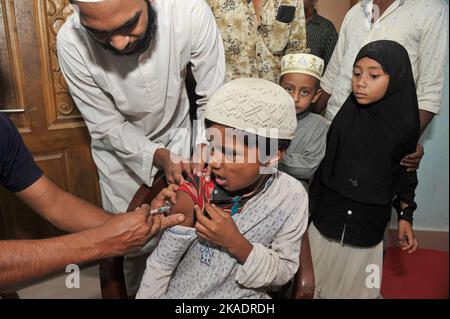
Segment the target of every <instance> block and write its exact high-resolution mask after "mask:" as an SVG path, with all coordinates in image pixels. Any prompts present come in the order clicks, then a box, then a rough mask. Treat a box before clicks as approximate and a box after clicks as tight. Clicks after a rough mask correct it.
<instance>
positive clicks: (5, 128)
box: [0, 113, 17, 145]
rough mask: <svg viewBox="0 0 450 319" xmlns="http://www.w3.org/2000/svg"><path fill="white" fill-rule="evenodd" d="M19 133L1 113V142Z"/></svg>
mask: <svg viewBox="0 0 450 319" xmlns="http://www.w3.org/2000/svg"><path fill="white" fill-rule="evenodd" d="M16 131H17V129H16V127H15V126H14V124H13V123H12V122H11V120H10V119H9V118H8V117H7V116H6V115H4V114H2V113H0V141H1V144H2V145H3V142H4V141H6V140H7V139H8V137H9V136H11V134H13V133H15V132H16Z"/></svg>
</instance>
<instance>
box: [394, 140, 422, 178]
mask: <svg viewBox="0 0 450 319" xmlns="http://www.w3.org/2000/svg"><path fill="white" fill-rule="evenodd" d="M424 155H425V152H424V148H423V146H422V145H421V144H417V147H416V151H415V152H414V153H412V154H408V155H406V156H405V157H404V158H402V160H401V161H400V165H402V166H403V167H405V168H406V171H407V172H414V171H416V170H417V169H419V166H420V161H421V160H422V158H423V156H424Z"/></svg>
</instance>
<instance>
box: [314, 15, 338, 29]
mask: <svg viewBox="0 0 450 319" xmlns="http://www.w3.org/2000/svg"><path fill="white" fill-rule="evenodd" d="M316 19H317V21H318V22H319V23H320V24H321V25H322V26H324V27H326V28H330V29H331V28H333V29H336V27H335V26H334V24H333V22H331V21H330V20H328V19H327V18H325V17H323V16H321V15H320V14H317V15H316Z"/></svg>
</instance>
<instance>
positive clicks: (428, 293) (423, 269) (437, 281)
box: [381, 248, 449, 299]
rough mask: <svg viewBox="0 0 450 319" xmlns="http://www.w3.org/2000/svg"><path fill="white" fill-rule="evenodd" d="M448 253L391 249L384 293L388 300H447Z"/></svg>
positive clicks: (384, 273)
mask: <svg viewBox="0 0 450 319" xmlns="http://www.w3.org/2000/svg"><path fill="white" fill-rule="evenodd" d="M448 270H449V269H448V252H442V251H437V250H431V249H418V250H417V251H416V252H414V253H413V254H408V253H406V252H403V251H401V250H400V249H399V248H388V249H387V251H386V255H385V261H384V266H383V278H382V283H381V294H382V296H383V297H384V298H385V299H444V298H446V299H448V297H449V292H448Z"/></svg>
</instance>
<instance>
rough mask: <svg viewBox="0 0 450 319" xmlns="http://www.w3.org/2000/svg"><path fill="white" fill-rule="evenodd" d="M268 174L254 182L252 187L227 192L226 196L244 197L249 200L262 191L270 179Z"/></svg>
mask: <svg viewBox="0 0 450 319" xmlns="http://www.w3.org/2000/svg"><path fill="white" fill-rule="evenodd" d="M270 176H272V175H269V174H264V175H262V176H261V178H260V179H259V180H258V181H256V182H255V183H253V184H252V185H250V186H248V187H246V188H244V189H241V190H239V191H236V192H227V194H228V195H230V196H231V197H236V196H239V197H245V198H250V197H253V196H255V195H256V194H258V193H259V192H260V191H261V190H262V189H264V186H265V185H266V182H267V180H268V179H269V178H270Z"/></svg>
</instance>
